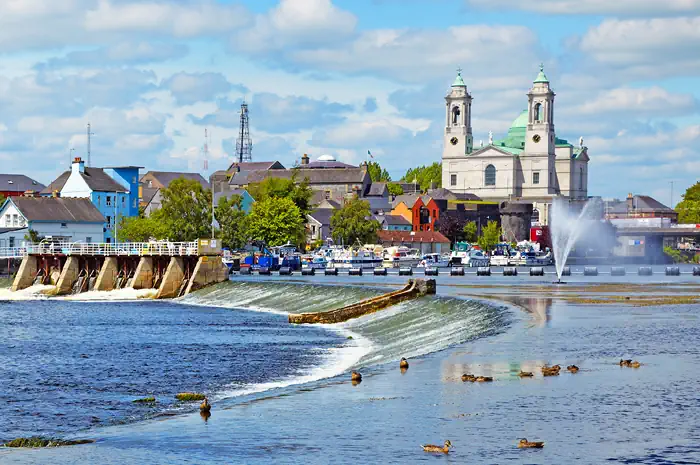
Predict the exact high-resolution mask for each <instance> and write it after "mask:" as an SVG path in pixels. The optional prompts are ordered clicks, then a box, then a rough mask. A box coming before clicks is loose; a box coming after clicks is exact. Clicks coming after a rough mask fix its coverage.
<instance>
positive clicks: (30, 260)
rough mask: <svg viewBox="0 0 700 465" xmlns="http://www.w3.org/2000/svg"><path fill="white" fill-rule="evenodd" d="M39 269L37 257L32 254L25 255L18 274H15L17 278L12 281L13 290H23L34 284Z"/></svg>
mask: <svg viewBox="0 0 700 465" xmlns="http://www.w3.org/2000/svg"><path fill="white" fill-rule="evenodd" d="M38 271H39V265H38V260H37V258H36V257H33V256H31V255H28V256H26V257H24V259H23V260H22V263H21V264H20V266H19V270H18V271H17V276H15V280H14V282H13V283H12V288H11V289H12V292H16V291H21V290H22V289H26V288H28V287H30V286H31V285H32V284H34V278H35V277H36V274H37V272H38Z"/></svg>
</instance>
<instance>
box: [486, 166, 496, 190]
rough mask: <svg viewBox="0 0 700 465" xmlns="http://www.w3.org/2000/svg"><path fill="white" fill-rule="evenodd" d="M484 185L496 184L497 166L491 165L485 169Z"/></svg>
mask: <svg viewBox="0 0 700 465" xmlns="http://www.w3.org/2000/svg"><path fill="white" fill-rule="evenodd" d="M484 185H485V186H495V185H496V167H495V166H493V165H489V166H487V167H486V169H485V170H484Z"/></svg>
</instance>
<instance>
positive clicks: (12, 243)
mask: <svg viewBox="0 0 700 465" xmlns="http://www.w3.org/2000/svg"><path fill="white" fill-rule="evenodd" d="M14 246H15V238H14V237H12V236H10V248H11V249H12V248H14Z"/></svg>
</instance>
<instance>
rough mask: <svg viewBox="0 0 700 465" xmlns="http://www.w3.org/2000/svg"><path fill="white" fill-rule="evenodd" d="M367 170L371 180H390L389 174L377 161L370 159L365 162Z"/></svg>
mask: <svg viewBox="0 0 700 465" xmlns="http://www.w3.org/2000/svg"><path fill="white" fill-rule="evenodd" d="M367 172H368V173H369V177H370V178H372V182H389V181H391V176H389V172H388V171H387V170H384V169H382V167H381V166H379V163H377V162H376V161H371V162H369V163H368V164H367Z"/></svg>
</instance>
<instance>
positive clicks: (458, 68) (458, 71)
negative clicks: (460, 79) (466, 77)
mask: <svg viewBox="0 0 700 465" xmlns="http://www.w3.org/2000/svg"><path fill="white" fill-rule="evenodd" d="M462 71H463V70H462V67H461V66H458V67H457V74H459V75H460V76H461V75H462Z"/></svg>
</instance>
